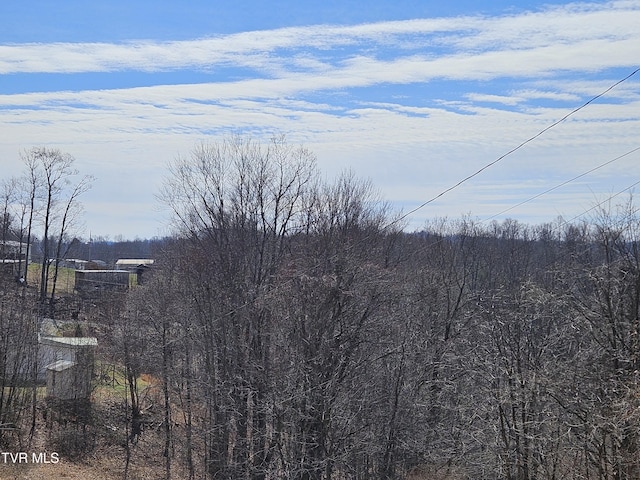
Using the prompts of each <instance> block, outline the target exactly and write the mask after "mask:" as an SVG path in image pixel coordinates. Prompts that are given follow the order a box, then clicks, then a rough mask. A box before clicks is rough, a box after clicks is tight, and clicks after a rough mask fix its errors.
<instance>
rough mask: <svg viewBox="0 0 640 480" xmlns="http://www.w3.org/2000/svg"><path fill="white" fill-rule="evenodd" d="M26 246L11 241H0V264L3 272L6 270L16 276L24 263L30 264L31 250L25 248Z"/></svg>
mask: <svg viewBox="0 0 640 480" xmlns="http://www.w3.org/2000/svg"><path fill="white" fill-rule="evenodd" d="M27 245H28V244H26V243H23V242H17V241H13V240H0V264H1V265H2V267H3V268H2V270H3V271H4V270H7V271H9V272H11V273H12V274H14V275H16V274H18V271H19V270H20V269H21V266H22V265H24V264H25V262H26V263H31V249H30V248H27ZM27 250H29V254H28V255H27Z"/></svg>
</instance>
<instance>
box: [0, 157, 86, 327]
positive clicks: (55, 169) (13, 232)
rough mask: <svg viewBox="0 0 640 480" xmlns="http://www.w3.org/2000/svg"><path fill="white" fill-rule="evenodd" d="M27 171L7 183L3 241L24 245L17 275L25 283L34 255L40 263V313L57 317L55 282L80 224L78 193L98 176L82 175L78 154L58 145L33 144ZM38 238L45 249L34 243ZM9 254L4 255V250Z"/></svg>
mask: <svg viewBox="0 0 640 480" xmlns="http://www.w3.org/2000/svg"><path fill="white" fill-rule="evenodd" d="M21 159H22V163H23V164H24V168H25V171H24V173H23V174H22V175H21V176H19V177H16V178H9V179H5V180H3V182H2V192H1V194H2V232H1V238H0V240H1V241H2V242H1V244H2V245H3V246H4V245H5V244H6V242H7V241H9V240H12V241H17V242H19V243H20V244H21V245H23V246H24V247H21V248H24V249H25V251H24V257H23V256H22V255H21V256H20V260H22V259H24V262H22V261H21V262H20V263H19V265H18V267H17V269H16V272H15V273H16V276H17V278H18V279H19V280H20V283H21V284H22V285H23V286H25V287H26V286H27V284H28V283H29V275H28V272H29V259H30V258H31V257H34V258H36V257H37V258H38V259H39V260H40V262H41V268H40V275H39V277H40V278H39V281H38V283H37V286H38V292H39V299H40V317H41V318H42V317H44V316H46V315H48V316H54V314H55V310H54V304H55V297H56V284H57V280H58V271H59V265H60V260H61V259H63V258H64V257H65V256H66V254H67V250H68V248H69V247H70V246H71V245H72V243H73V242H72V241H71V238H72V237H73V234H74V233H76V230H77V229H78V227H79V226H80V224H79V222H80V214H81V212H82V205H81V203H80V202H79V197H80V196H81V195H82V194H83V193H85V192H86V191H87V190H89V189H90V188H91V185H92V182H93V177H92V176H91V175H84V176H80V174H79V172H78V170H76V169H75V168H74V167H73V164H74V162H75V159H74V158H73V157H72V156H71V155H69V154H67V153H64V152H61V151H60V150H57V149H50V148H47V147H34V148H32V149H30V150H26V151H24V152H23V153H22V154H21ZM36 241H38V244H39V246H40V251H37V252H34V251H33V250H32V244H33V243H35V242H36ZM2 258H3V259H4V258H5V255H2Z"/></svg>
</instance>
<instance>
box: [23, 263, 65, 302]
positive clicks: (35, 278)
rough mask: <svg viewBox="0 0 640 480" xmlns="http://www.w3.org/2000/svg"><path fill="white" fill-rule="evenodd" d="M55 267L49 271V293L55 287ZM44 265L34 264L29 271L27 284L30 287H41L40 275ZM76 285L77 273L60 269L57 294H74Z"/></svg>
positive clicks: (63, 268)
mask: <svg viewBox="0 0 640 480" xmlns="http://www.w3.org/2000/svg"><path fill="white" fill-rule="evenodd" d="M53 270H54V269H53V267H51V268H50V269H49V292H51V288H52V287H53ZM41 271H42V265H40V264H39V263H32V264H31V265H29V270H28V271H27V283H28V284H29V285H40V275H41V273H40V272H41ZM75 283H76V273H75V270H74V269H72V268H65V267H60V268H59V269H58V280H57V282H56V292H57V293H58V294H59V295H61V294H65V293H69V294H71V293H73V289H74V288H75Z"/></svg>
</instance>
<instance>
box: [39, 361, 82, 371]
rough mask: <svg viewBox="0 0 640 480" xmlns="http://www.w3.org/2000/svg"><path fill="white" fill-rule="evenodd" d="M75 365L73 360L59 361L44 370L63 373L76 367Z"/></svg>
mask: <svg viewBox="0 0 640 480" xmlns="http://www.w3.org/2000/svg"><path fill="white" fill-rule="evenodd" d="M75 365H76V362H72V361H71V360H58V361H57V362H53V363H50V364H49V365H47V366H46V367H44V368H46V369H47V370H53V371H54V372H62V371H64V370H68V369H70V368H72V367H75Z"/></svg>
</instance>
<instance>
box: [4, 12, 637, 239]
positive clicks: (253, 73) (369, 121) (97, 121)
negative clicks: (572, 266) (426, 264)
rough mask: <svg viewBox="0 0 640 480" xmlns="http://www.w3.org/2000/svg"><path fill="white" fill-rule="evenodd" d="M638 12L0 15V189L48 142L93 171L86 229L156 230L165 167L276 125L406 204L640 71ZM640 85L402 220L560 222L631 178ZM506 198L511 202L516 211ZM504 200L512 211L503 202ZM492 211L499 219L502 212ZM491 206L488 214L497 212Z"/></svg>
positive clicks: (330, 171)
mask: <svg viewBox="0 0 640 480" xmlns="http://www.w3.org/2000/svg"><path fill="white" fill-rule="evenodd" d="M638 25H640V0H620V1H596V2H560V1H555V2H554V1H551V2H533V1H529V2H511V1H503V0H498V1H490V2H489V1H485V2H480V1H477V0H476V1H456V2H443V1H409V0H397V1H393V2H391V1H366V2H364V1H355V0H352V1H347V0H345V1H333V0H330V1H326V0H325V1H322V2H294V1H288V0H279V1H261V2H260V1H250V0H245V1H237V2H220V1H218V2H216V1H190V2H177V1H171V2H170V1H164V2H163V1H153V2H151V1H133V0H130V1H128V2H123V1H110V2H80V1H61V2H57V3H53V2H49V1H32V2H27V3H25V2H16V1H9V2H3V3H2V5H0V132H1V134H0V171H1V172H2V174H1V175H0V179H4V178H7V177H9V176H12V175H17V174H19V173H20V170H21V166H20V162H19V158H20V152H21V151H23V150H24V149H28V148H30V147H32V146H40V145H46V146H49V147H55V148H59V149H61V150H63V151H65V152H67V153H69V154H71V155H73V156H74V157H75V158H76V166H77V167H78V168H79V169H80V170H81V171H82V172H83V173H88V174H92V175H94V176H95V177H96V181H95V184H94V187H93V189H92V190H91V191H90V192H89V193H87V194H85V195H84V198H83V203H84V205H85V210H86V214H85V224H86V226H85V229H84V231H83V232H82V233H83V235H84V236H85V237H86V236H88V234H89V232H91V234H92V235H103V236H104V235H109V236H110V237H112V238H113V237H115V236H117V235H123V236H124V237H129V238H133V237H136V236H139V237H150V236H155V235H163V234H165V233H167V232H168V230H167V224H166V220H165V215H164V213H163V212H162V211H160V210H159V206H158V204H157V202H156V199H155V194H156V193H157V191H158V189H159V188H160V185H161V183H162V178H163V175H164V174H165V171H166V169H165V167H166V165H167V162H169V161H170V160H172V159H173V158H174V157H176V156H178V155H185V154H188V153H189V151H190V150H191V149H192V148H193V147H194V145H196V144H197V143H199V142H202V141H218V140H221V139H222V138H224V137H225V136H226V135H229V134H232V133H233V134H235V133H240V134H247V135H252V136H253V137H255V138H258V139H265V140H267V139H268V138H269V137H270V136H271V135H273V134H274V133H277V134H279V133H284V134H286V136H287V139H288V140H289V142H290V143H294V144H297V143H303V144H305V146H307V147H308V148H310V149H311V150H312V151H314V153H315V154H316V155H317V157H318V164H319V167H320V169H321V171H322V172H323V174H325V175H326V176H327V177H329V178H331V177H332V176H334V175H336V174H338V173H339V172H340V171H341V170H343V169H351V170H353V171H354V172H355V173H356V174H357V175H359V176H361V177H366V178H370V179H371V181H372V183H373V184H374V185H375V186H376V187H377V188H378V189H379V190H380V192H381V195H382V197H383V198H385V199H386V200H388V201H389V202H391V203H392V205H394V206H395V207H397V208H398V209H404V211H408V210H411V209H412V208H414V207H416V206H417V205H420V204H422V203H423V202H425V201H427V200H429V199H431V198H433V197H435V196H436V195H438V194H439V193H440V192H442V191H444V190H446V189H447V188H449V187H450V186H452V185H454V184H456V183H457V182H458V181H459V180H461V179H462V178H464V177H466V176H468V175H470V174H472V173H473V172H475V171H477V170H478V169H480V168H482V167H483V166H484V165H486V164H488V163H489V162H492V161H494V160H496V159H497V158H499V157H500V156H501V155H503V154H504V153H506V152H508V151H509V150H511V149H512V148H514V147H515V146H517V145H519V144H520V143H521V142H523V141H525V140H526V139H528V138H530V137H532V136H533V135H535V134H537V133H538V132H540V131H541V130H542V129H544V128H545V127H547V126H548V125H550V124H552V123H553V122H555V121H557V120H559V119H560V118H562V117H563V116H564V115H566V114H567V113H569V112H571V111H572V110H573V109H575V108H576V107H579V106H580V105H582V104H583V103H585V102H586V101H588V100H589V99H590V98H592V97H594V96H595V95H598V94H599V93H601V92H603V91H604V90H605V89H607V88H608V87H609V86H611V85H612V84H614V83H615V82H617V81H618V80H620V79H621V78H624V77H626V76H627V75H628V74H629V73H631V72H633V71H634V70H635V69H636V68H638V67H640V29H638ZM639 86H640V74H638V75H635V76H633V77H632V78H630V79H628V80H627V81H625V82H623V83H621V84H620V85H618V86H617V87H616V88H615V89H613V90H611V91H610V92H608V93H607V95H605V96H603V97H601V98H599V99H598V100H597V101H595V102H593V103H592V104H590V105H589V106H588V107H586V108H584V109H582V110H580V111H579V112H577V113H576V114H575V115H573V116H571V117H570V118H569V119H568V120H567V121H565V122H563V123H561V124H559V125H558V126H557V127H554V128H553V129H551V130H549V131H548V132H546V133H545V134H544V135H542V136H540V137H539V138H537V139H536V140H535V141H532V142H531V143H529V144H527V145H526V146H525V147H523V148H522V149H520V150H518V151H517V152H515V153H514V154H513V155H510V156H508V157H506V158H505V159H504V160H502V161H500V162H499V163H497V164H495V165H494V166H492V167H491V168H488V169H487V170H485V171H483V172H482V173H481V174H480V175H478V176H476V177H474V178H473V179H472V180H470V181H469V182H466V183H464V184H463V185H462V186H460V187H458V188H456V189H454V190H452V191H451V192H449V193H447V194H446V195H443V196H442V197H440V198H438V199H437V200H436V201H434V202H432V203H430V204H429V205H427V206H426V207H424V208H422V209H420V210H419V211H418V212H416V213H415V214H412V215H411V216H410V217H409V219H408V221H409V224H408V227H407V228H408V229H409V230H413V229H419V228H421V227H422V226H423V225H424V224H425V222H426V221H428V220H429V219H433V218H435V217H442V216H447V217H450V218H459V217H460V216H461V215H466V214H470V215H471V216H473V217H474V218H477V219H478V220H480V221H487V220H488V219H493V218H497V219H501V218H505V217H511V218H516V219H518V220H521V221H523V222H526V223H534V224H535V223H541V222H547V221H553V220H555V219H556V217H558V216H559V215H561V216H563V217H564V218H566V219H571V218H573V217H575V216H576V215H580V214H581V213H583V212H585V211H587V210H588V209H589V208H591V207H592V206H593V205H594V204H595V203H597V202H599V201H601V200H603V199H605V198H607V197H608V196H611V195H613V194H616V193H618V192H620V191H623V190H624V189H625V188H627V187H629V186H630V185H632V184H633V183H635V182H637V181H638V180H640V179H639V178H638V171H639V168H638V167H637V165H638V163H639V160H640V155H639V154H638V153H637V152H636V153H633V154H630V155H627V156H625V157H623V158H621V159H619V160H616V161H614V162H611V163H609V164H608V165H606V166H603V167H602V168H597V169H596V170H594V171H593V172H592V173H590V174H588V175H585V176H582V177H580V178H579V179H578V180H575V181H572V182H569V183H568V184H567V185H564V186H563V187H561V188H558V189H555V190H553V191H552V192H550V193H549V194H546V195H543V196H541V197H539V198H536V199H535V200H531V201H528V202H526V203H524V204H523V205H519V204H520V203H522V202H524V201H526V200H528V199H530V198H532V197H534V196H536V195H538V194H540V193H541V192H544V191H546V190H548V189H550V188H552V187H554V186H555V185H559V184H561V183H563V182H565V181H567V180H569V179H572V178H574V177H576V176H578V175H581V174H582V173H585V172H587V171H589V170H592V169H594V168H596V167H598V166H600V165H602V164H604V163H605V162H608V161H610V160H612V159H614V158H616V157H618V156H621V155H623V154H625V153H627V152H630V151H632V150H633V149H635V148H637V147H638V146H640V137H639V136H638V133H637V132H639V131H640V88H639ZM517 205H519V206H517ZM512 207H513V208H512ZM505 210H507V211H506V212H505ZM502 212H504V213H502Z"/></svg>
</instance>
